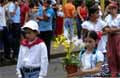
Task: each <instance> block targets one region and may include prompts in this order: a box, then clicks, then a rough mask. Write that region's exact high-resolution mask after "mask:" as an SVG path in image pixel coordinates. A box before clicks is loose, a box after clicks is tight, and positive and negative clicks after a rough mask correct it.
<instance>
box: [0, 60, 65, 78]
mask: <svg viewBox="0 0 120 78" xmlns="http://www.w3.org/2000/svg"><path fill="white" fill-rule="evenodd" d="M61 59H62V58H56V59H52V60H51V62H50V64H49V68H48V75H47V77H46V78H67V77H66V72H65V71H64V68H63V65H62V63H61ZM15 68H16V65H12V66H5V67H0V78H17V75H16V71H15Z"/></svg>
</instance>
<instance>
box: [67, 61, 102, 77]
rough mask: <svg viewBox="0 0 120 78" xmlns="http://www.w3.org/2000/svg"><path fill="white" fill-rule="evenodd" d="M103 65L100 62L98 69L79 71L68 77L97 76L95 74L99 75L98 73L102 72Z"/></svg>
mask: <svg viewBox="0 0 120 78" xmlns="http://www.w3.org/2000/svg"><path fill="white" fill-rule="evenodd" d="M101 65H102V62H98V63H97V64H96V67H94V68H92V69H86V70H79V71H78V72H76V73H73V74H69V75H68V77H74V76H84V75H87V74H95V73H98V72H100V71H101Z"/></svg>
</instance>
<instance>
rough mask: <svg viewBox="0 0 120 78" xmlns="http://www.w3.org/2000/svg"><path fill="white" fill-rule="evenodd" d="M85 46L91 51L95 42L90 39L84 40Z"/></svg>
mask: <svg viewBox="0 0 120 78" xmlns="http://www.w3.org/2000/svg"><path fill="white" fill-rule="evenodd" d="M85 44H86V48H87V49H93V48H95V47H96V41H95V40H94V39H92V38H90V37H87V38H85Z"/></svg>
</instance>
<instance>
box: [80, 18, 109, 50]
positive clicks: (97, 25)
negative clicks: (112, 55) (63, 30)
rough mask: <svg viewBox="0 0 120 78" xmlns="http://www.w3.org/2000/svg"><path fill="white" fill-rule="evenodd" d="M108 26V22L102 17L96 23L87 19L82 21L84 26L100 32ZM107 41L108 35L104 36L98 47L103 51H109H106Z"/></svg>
mask: <svg viewBox="0 0 120 78" xmlns="http://www.w3.org/2000/svg"><path fill="white" fill-rule="evenodd" d="M105 26H107V23H105V22H104V21H102V20H101V19H98V20H97V22H96V23H92V22H91V21H85V22H83V23H82V28H83V29H87V30H89V31H96V32H100V31H102V29H103V28H104V27H105ZM106 42H107V36H106V35H104V36H102V38H101V40H100V41H99V43H98V47H97V49H98V50H100V51H101V52H107V51H106Z"/></svg>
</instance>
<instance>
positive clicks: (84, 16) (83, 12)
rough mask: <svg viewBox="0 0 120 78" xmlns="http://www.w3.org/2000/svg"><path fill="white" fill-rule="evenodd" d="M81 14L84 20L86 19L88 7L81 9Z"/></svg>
mask: <svg viewBox="0 0 120 78" xmlns="http://www.w3.org/2000/svg"><path fill="white" fill-rule="evenodd" d="M80 14H81V16H82V17H83V18H84V19H86V18H87V15H88V13H87V8H86V7H84V8H82V7H80Z"/></svg>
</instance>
